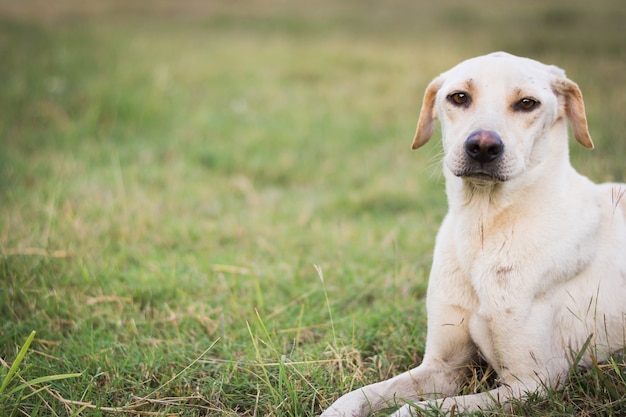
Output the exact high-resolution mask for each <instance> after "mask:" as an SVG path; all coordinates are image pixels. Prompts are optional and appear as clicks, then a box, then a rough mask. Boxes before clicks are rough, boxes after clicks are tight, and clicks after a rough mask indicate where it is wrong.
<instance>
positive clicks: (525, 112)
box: [413, 52, 593, 183]
mask: <svg viewBox="0 0 626 417" xmlns="http://www.w3.org/2000/svg"><path fill="white" fill-rule="evenodd" d="M437 119H439V120H440V122H441V130H442V141H443V148H444V153H445V158H444V164H445V166H446V167H447V168H448V169H449V170H450V172H451V173H452V174H454V175H455V176H457V177H461V178H463V179H466V180H468V181H472V182H476V183H493V182H504V181H508V180H511V179H513V178H515V177H517V176H518V175H519V174H520V173H522V172H524V171H525V170H526V169H527V168H528V167H529V166H531V165H533V164H539V163H540V162H541V161H543V160H545V153H549V152H553V149H554V146H551V145H550V143H549V142H550V141H551V140H559V139H555V137H566V135H567V134H566V124H565V119H569V120H570V123H571V125H572V128H573V132H574V136H575V137H576V140H577V141H578V142H580V143H581V144H582V145H583V146H585V147H586V148H589V149H591V148H593V142H592V141H591V137H590V136H589V132H588V130H587V120H586V118H585V108H584V104H583V99H582V94H581V92H580V89H579V88H578V86H577V85H576V84H575V83H574V82H572V81H570V80H569V79H568V78H567V77H566V76H565V72H564V71H563V70H561V69H560V68H557V67H555V66H552V65H545V64H542V63H540V62H537V61H534V60H532V59H528V58H520V57H516V56H513V55H510V54H507V53H503V52H496V53H493V54H490V55H485V56H481V57H478V58H473V59H469V60H467V61H464V62H462V63H460V64H458V65H457V66H455V67H454V68H452V69H450V70H449V71H446V72H445V73H443V74H441V75H440V76H438V77H437V78H435V79H434V80H433V81H432V82H431V83H430V84H429V85H428V87H427V89H426V93H425V95H424V103H423V105H422V110H421V114H420V117H419V122H418V125H417V132H416V133H415V139H414V141H413V149H416V148H419V147H420V146H422V145H423V144H424V143H426V142H427V141H428V140H429V139H430V137H431V136H432V134H433V130H434V123H435V120H437ZM556 130H558V132H557V131H556ZM564 146H565V147H567V143H565V145H564Z"/></svg>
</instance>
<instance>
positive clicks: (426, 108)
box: [411, 76, 443, 149]
mask: <svg viewBox="0 0 626 417" xmlns="http://www.w3.org/2000/svg"><path fill="white" fill-rule="evenodd" d="M442 83H443V79H442V78H441V76H439V77H437V78H435V79H434V80H432V81H431V82H430V84H428V87H426V92H425V93H424V101H423V103H422V110H421V112H420V118H419V121H418V122H417V131H416V132H415V138H414V139H413V146H412V147H411V148H412V149H417V148H419V147H420V146H422V145H423V144H425V143H426V142H428V140H429V139H430V137H431V136H432V135H433V131H434V130H435V120H437V114H436V112H435V99H436V98H437V92H438V91H439V88H441V84H442Z"/></svg>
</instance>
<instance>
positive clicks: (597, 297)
mask: <svg viewBox="0 0 626 417" xmlns="http://www.w3.org/2000/svg"><path fill="white" fill-rule="evenodd" d="M455 93H462V94H465V96H459V95H457V96H454V94H455ZM459 97H460V98H461V99H463V100H465V101H464V102H463V101H462V100H459V101H460V102H461V104H459V103H457V102H455V101H454V99H455V98H456V99H459ZM523 99H530V100H531V102H530V109H527V110H524V109H523V108H522V107H521V106H520V103H521V100H523ZM533 103H535V105H534V107H533V106H532V104H533ZM524 104H529V102H528V101H525V102H524ZM436 119H439V120H440V123H441V130H442V141H443V149H444V154H445V156H444V161H443V170H444V174H445V178H446V192H447V196H448V202H449V211H448V214H447V216H446V218H445V220H444V222H443V224H442V226H441V229H440V230H439V234H438V236H437V240H436V245H435V252H434V260H433V265H432V270H431V274H430V281H429V286H428V293H427V312H428V336H427V340H426V352H425V355H424V360H423V362H422V364H421V365H420V366H418V367H417V368H415V369H412V370H410V371H408V372H405V373H403V374H401V375H398V376H396V377H394V378H391V379H389V380H386V381H383V382H379V383H375V384H371V385H368V386H366V387H363V388H360V389H357V390H355V391H352V392H350V393H348V394H345V395H344V396H342V397H341V398H339V399H338V400H337V401H336V402H335V403H334V404H332V405H331V406H330V408H328V409H327V410H326V411H325V412H324V413H323V414H322V416H323V417H331V416H342V417H346V416H367V415H368V414H369V413H370V412H372V411H375V410H379V409H382V408H386V407H389V406H390V405H393V404H398V403H399V404H404V405H403V406H402V407H401V408H400V409H399V410H398V411H396V412H395V413H394V414H393V416H396V417H401V416H410V415H413V413H412V411H411V410H414V408H413V407H414V406H415V405H416V406H418V407H421V408H428V407H430V406H435V407H439V408H442V409H443V410H451V409H452V407H454V408H455V409H456V411H463V410H479V409H487V408H489V407H492V406H493V405H494V403H495V402H501V403H505V402H507V401H510V400H512V399H518V400H522V401H523V400H524V398H525V397H526V396H527V395H528V393H532V392H539V394H541V392H542V391H543V392H545V390H546V389H548V388H555V387H557V386H558V385H559V384H560V383H561V382H563V380H564V378H565V377H566V376H567V374H568V372H569V370H570V367H571V364H572V358H573V357H574V356H575V355H577V354H579V353H582V352H584V353H583V356H582V359H581V363H582V364H589V363H590V362H591V361H592V356H593V357H595V359H593V360H600V361H601V360H603V359H606V358H607V355H609V354H610V353H611V352H613V351H615V350H618V349H621V348H623V347H624V345H625V341H626V313H625V310H626V309H625V307H624V306H625V300H626V197H623V198H622V196H623V194H624V192H626V185H624V184H603V185H596V184H593V183H592V182H591V181H590V180H588V179H587V178H585V177H583V176H581V175H580V174H578V173H577V172H576V171H575V170H574V169H573V168H572V166H571V165H570V162H569V151H568V126H567V120H568V119H569V121H570V123H571V126H572V129H573V133H574V136H575V138H576V140H577V141H578V142H580V144H582V145H583V146H585V147H587V148H593V143H592V141H591V138H590V136H589V133H588V130H587V121H586V117H585V110H584V104H583V99H582V95H581V92H580V90H579V88H578V86H577V85H576V84H575V83H574V82H572V81H570V80H569V79H567V78H566V76H565V72H564V71H563V70H561V69H559V68H557V67H555V66H550V65H545V64H542V63H540V62H537V61H534V60H531V59H528V58H520V57H516V56H513V55H510V54H506V53H502V52H498V53H493V54H490V55H486V56H482V57H478V58H474V59H470V60H467V61H464V62H462V63H460V64H459V65H457V66H455V67H454V68H452V69H450V70H449V71H447V72H445V73H443V74H441V75H440V76H439V77H437V78H435V79H434V80H433V81H432V82H431V83H430V85H429V86H428V88H427V89H426V93H425V95H424V103H423V106H422V110H421V114H420V117H419V122H418V126H417V132H416V135H415V140H414V143H413V148H414V149H415V148H418V147H420V146H422V145H423V144H424V143H426V142H427V141H428V140H429V139H430V137H431V136H432V134H433V127H434V123H435V120H436ZM479 130H483V131H489V132H495V133H496V134H497V135H499V137H500V138H501V140H502V143H503V145H504V148H503V151H502V153H501V155H499V157H497V158H496V159H495V160H494V161H493V162H485V163H477V162H476V161H475V160H473V159H472V158H471V157H470V156H468V153H467V151H466V150H465V142H466V140H467V138H468V137H469V136H470V135H471V134H472V133H473V132H477V131H479ZM477 358H483V359H485V360H486V361H487V362H488V363H489V364H490V365H491V366H492V367H493V369H494V370H495V371H496V372H497V374H498V377H499V380H498V387H497V388H495V389H493V390H490V391H488V392H482V393H478V394H472V395H462V396H455V394H457V391H458V390H459V388H460V385H461V384H462V383H463V381H465V380H466V376H467V372H468V369H469V365H470V364H471V363H473V361H474V360H476V359H477ZM408 402H410V403H413V405H409V404H407V403H408Z"/></svg>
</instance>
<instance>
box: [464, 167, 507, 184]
mask: <svg viewBox="0 0 626 417" xmlns="http://www.w3.org/2000/svg"><path fill="white" fill-rule="evenodd" d="M455 175H456V176H457V177H461V178H463V179H464V180H468V181H471V182H475V183H479V184H487V183H489V184H491V183H494V182H505V181H506V180H507V178H506V177H505V176H503V175H500V174H498V173H495V172H489V171H486V170H473V171H469V170H467V171H463V172H459V173H455Z"/></svg>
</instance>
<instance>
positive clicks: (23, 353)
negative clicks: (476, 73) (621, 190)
mask: <svg viewBox="0 0 626 417" xmlns="http://www.w3.org/2000/svg"><path fill="white" fill-rule="evenodd" d="M100 3H102V4H100ZM100 3H95V4H82V3H81V4H78V3H75V2H72V1H69V0H60V1H58V2H55V4H54V5H50V4H48V3H45V5H44V4H43V3H41V2H37V1H34V2H19V3H16V2H11V1H0V56H2V64H1V65H0V78H1V79H2V80H3V86H2V88H1V89H0V108H1V109H2V111H0V140H1V141H2V142H1V144H0V147H1V149H2V151H1V152H0V206H1V207H2V211H1V213H2V215H1V216H0V280H1V282H2V286H0V319H1V320H0V358H2V366H1V367H0V381H2V382H0V384H2V386H3V389H2V390H0V391H2V392H0V415H14V416H19V415H59V416H61V415H95V416H98V415H103V416H104V415H111V414H122V415H220V416H221V415H225V416H235V415H248V416H257V415H267V416H307V415H308V416H312V415H316V414H318V413H319V412H320V410H321V409H323V408H324V407H325V406H327V405H328V404H329V403H330V402H332V400H333V399H335V398H336V397H337V396H338V395H339V394H340V393H342V392H345V391H347V390H349V389H352V388H356V387H357V386H361V385H363V384H366V383H369V382H373V381H377V380H380V379H382V378H387V377H389V376H391V375H393V374H395V373H398V372H400V371H403V370H406V369H407V368H409V367H411V366H414V365H416V364H417V363H419V362H420V358H421V355H422V353H423V346H424V338H425V311H424V305H423V299H424V294H425V289H426V281H427V277H428V270H429V267H430V261H431V252H432V246H433V243H434V235H435V233H436V231H437V228H438V224H439V222H440V220H441V218H442V216H443V215H444V213H445V206H446V203H445V197H444V194H443V183H442V179H441V176H440V174H439V169H438V163H439V159H440V147H439V145H438V144H437V143H436V141H433V143H431V144H429V145H428V146H427V147H426V149H424V150H420V151H419V152H410V151H409V147H410V143H411V139H412V134H413V129H414V127H415V123H416V121H417V114H418V111H419V106H420V103H421V95H422V92H423V89H424V86H425V85H426V84H427V82H428V81H429V80H430V79H431V78H433V77H434V76H435V75H436V74H438V73H439V72H441V71H443V70H445V69H446V68H448V67H449V66H451V65H453V64H454V63H456V62H458V61H460V60H462V59H464V58H467V57H470V56H473V55H478V54H481V53H485V52H488V51H491V50H500V49H504V50H508V51H510V52H513V53H517V54H521V55H528V56H532V57H535V58H537V59H540V60H543V61H548V62H553V63H555V64H558V65H559V66H562V67H564V68H566V69H567V71H568V74H569V75H570V77H571V78H572V79H574V80H576V81H577V82H579V84H580V85H581V87H582V89H583V92H584V93H585V98H586V104H587V108H588V116H589V122H590V128H591V132H592V136H593V137H594V141H595V143H596V150H594V151H593V153H588V152H587V151H584V150H579V149H578V147H576V146H574V145H573V146H572V158H573V162H574V164H575V166H576V167H577V168H578V169H579V170H580V171H582V172H584V173H586V174H588V175H589V176H590V177H591V178H593V179H594V180H597V181H604V180H615V181H623V180H624V166H623V157H622V155H624V154H625V151H626V149H625V148H626V141H625V140H624V136H623V132H624V130H626V125H625V123H626V122H625V120H626V118H625V117H624V110H623V109H624V107H625V106H624V105H625V104H626V94H625V93H624V89H623V88H621V86H623V85H626V68H625V62H626V60H625V58H626V31H624V26H625V25H626V8H625V7H624V6H623V5H622V3H621V2H619V1H618V0H601V1H599V2H594V3H593V4H590V3H588V2H583V1H574V2H571V1H568V2H565V1H557V2H550V3H547V2H546V3H545V4H544V3H539V2H531V3H524V4H522V3H519V4H518V3H510V4H509V3H507V4H506V7H504V6H503V5H502V4H501V2H494V1H481V2H479V3H472V4H469V3H468V4H465V3H457V2H452V1H443V2H437V3H435V2H432V4H431V3H426V2H410V1H408V0H406V1H405V0H394V1H393V2H392V3H387V2H385V3H384V4H383V3H382V2H380V3H374V2H358V1H347V2H341V3H336V2H330V1H322V2H320V3H315V4H304V3H301V2H288V1H281V0H270V1H267V2H250V3H249V4H244V3H243V2H204V3H202V2H194V1H191V0H188V1H184V2H176V3H175V4H174V3H168V2H165V1H157V2H150V3H148V2H132V4H131V3H128V4H127V3H126V2H121V1H117V0H112V1H109V2H106V3H105V2H100ZM33 330H35V331H36V332H37V333H36V337H34V338H31V337H30V336H29V335H31V332H32V331H33ZM625 368H626V364H625V362H624V358H623V356H619V355H618V356H615V357H614V358H613V359H612V360H611V361H610V362H609V363H606V364H597V366H595V367H593V368H592V369H591V370H587V371H575V372H573V374H572V377H571V378H570V380H569V381H568V384H567V386H566V387H565V388H564V389H563V390H559V391H555V392H554V393H552V394H551V395H550V396H549V398H548V399H536V401H531V402H530V403H529V404H524V405H519V406H517V407H514V410H513V411H512V412H509V411H505V410H500V411H497V412H496V413H495V415H533V416H535V415H545V416H565V415H580V416H587V415H588V416H591V415H606V416H617V415H621V414H623V412H624V410H625V409H626V400H624V397H625V395H626V383H625V381H624V369H625ZM488 379H489V378H487V377H486V376H481V375H477V376H476V378H474V380H473V382H472V385H471V386H470V387H468V388H467V389H468V390H471V389H473V387H474V386H481V385H484V384H486V383H487V382H485V381H486V380H488ZM5 382H6V385H5Z"/></svg>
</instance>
